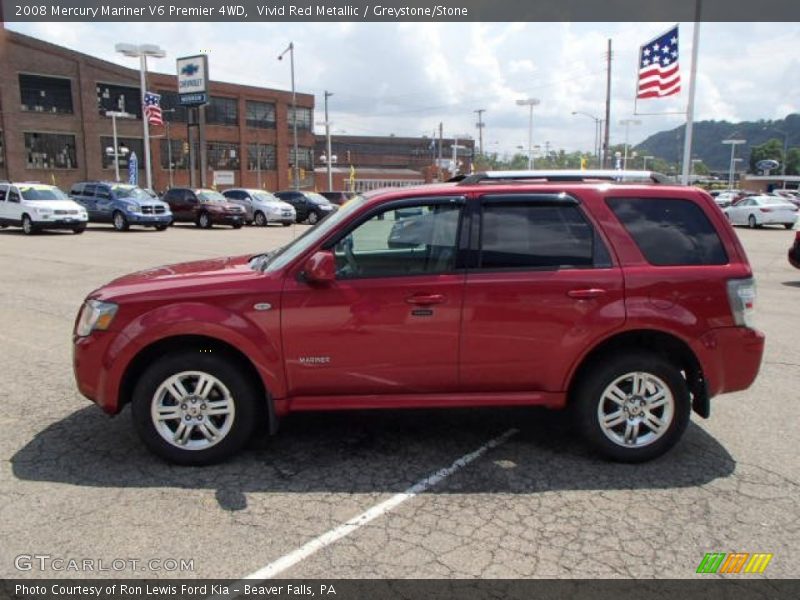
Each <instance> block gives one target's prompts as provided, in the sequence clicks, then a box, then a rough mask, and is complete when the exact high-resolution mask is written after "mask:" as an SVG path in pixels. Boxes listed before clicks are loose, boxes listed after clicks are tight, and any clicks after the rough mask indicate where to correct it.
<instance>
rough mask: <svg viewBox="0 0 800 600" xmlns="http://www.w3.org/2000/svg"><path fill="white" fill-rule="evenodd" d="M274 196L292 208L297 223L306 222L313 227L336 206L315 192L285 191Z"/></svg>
mask: <svg viewBox="0 0 800 600" xmlns="http://www.w3.org/2000/svg"><path fill="white" fill-rule="evenodd" d="M275 195H276V196H277V197H278V198H280V199H281V200H283V201H284V202H287V203H289V204H291V205H292V206H293V207H294V210H295V213H296V215H297V222H298V223H302V222H303V221H308V222H309V223H310V224H311V225H315V224H316V223H318V222H319V221H321V220H322V219H324V218H325V217H327V216H328V215H329V214H331V213H332V212H334V211H335V210H336V205H334V204H331V203H330V201H329V200H328V199H327V198H325V197H324V196H321V195H320V194H318V193H316V192H302V191H294V190H287V191H283V192H275Z"/></svg>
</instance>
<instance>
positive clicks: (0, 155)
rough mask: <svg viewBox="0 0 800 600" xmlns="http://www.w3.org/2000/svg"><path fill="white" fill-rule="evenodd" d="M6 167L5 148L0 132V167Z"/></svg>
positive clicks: (0, 132)
mask: <svg viewBox="0 0 800 600" xmlns="http://www.w3.org/2000/svg"><path fill="white" fill-rule="evenodd" d="M5 166H6V147H5V145H4V144H3V132H2V131H0V167H5Z"/></svg>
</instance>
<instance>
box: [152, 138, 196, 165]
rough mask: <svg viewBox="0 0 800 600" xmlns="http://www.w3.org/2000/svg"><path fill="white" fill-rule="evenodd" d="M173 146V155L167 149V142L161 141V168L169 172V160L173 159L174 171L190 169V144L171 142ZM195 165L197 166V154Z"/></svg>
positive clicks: (184, 141)
mask: <svg viewBox="0 0 800 600" xmlns="http://www.w3.org/2000/svg"><path fill="white" fill-rule="evenodd" d="M170 145H171V146H172V150H171V154H170V150H169V149H168V147H167V140H164V139H162V140H161V168H162V169H164V170H165V171H168V170H169V159H170V158H172V168H173V169H188V168H189V142H187V141H186V140H170ZM195 164H197V153H195Z"/></svg>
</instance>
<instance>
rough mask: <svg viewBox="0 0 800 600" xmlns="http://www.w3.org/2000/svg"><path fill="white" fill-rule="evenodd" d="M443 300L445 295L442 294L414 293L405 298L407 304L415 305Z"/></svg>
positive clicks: (439, 302) (437, 302)
mask: <svg viewBox="0 0 800 600" xmlns="http://www.w3.org/2000/svg"><path fill="white" fill-rule="evenodd" d="M444 301H445V297H444V296H443V295H442V294H414V295H413V296H409V297H408V298H406V302H408V303H409V304H415V305H417V306H430V305H432V304H441V303H442V302H444Z"/></svg>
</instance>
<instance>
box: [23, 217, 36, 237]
mask: <svg viewBox="0 0 800 600" xmlns="http://www.w3.org/2000/svg"><path fill="white" fill-rule="evenodd" d="M22 233H24V234H25V235H33V234H34V233H36V226H35V225H34V224H33V219H31V218H30V215H22Z"/></svg>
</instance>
